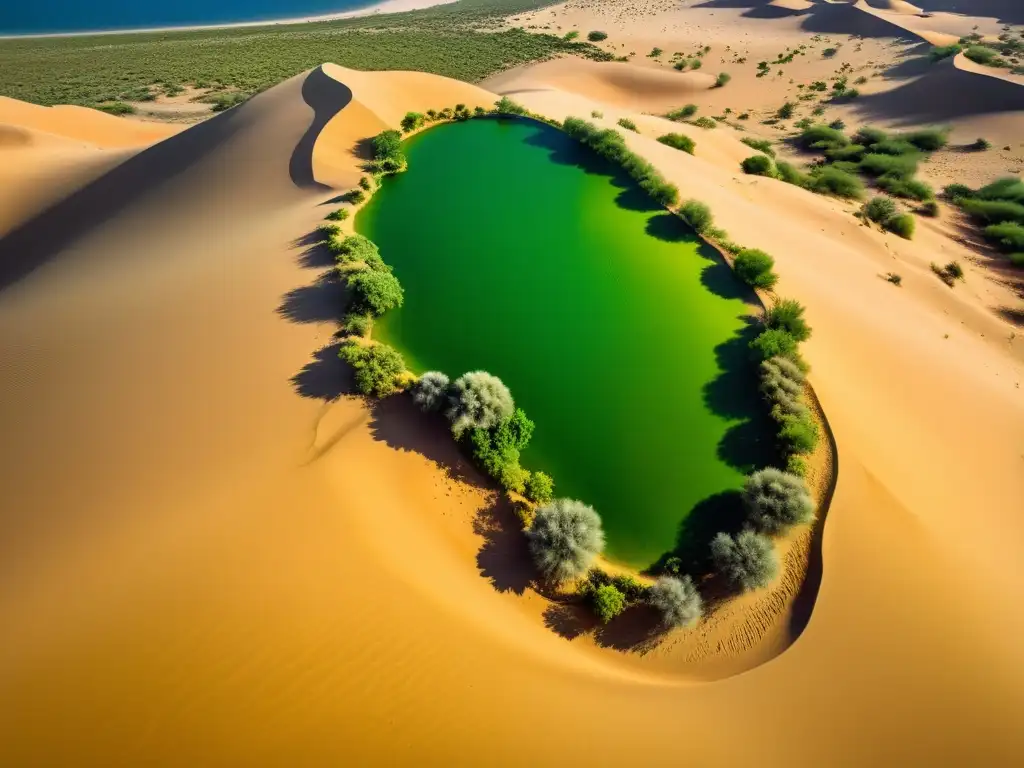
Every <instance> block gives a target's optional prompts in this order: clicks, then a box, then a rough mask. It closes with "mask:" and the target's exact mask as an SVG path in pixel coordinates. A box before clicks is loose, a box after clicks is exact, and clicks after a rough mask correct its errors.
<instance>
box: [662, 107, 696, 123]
mask: <svg viewBox="0 0 1024 768" xmlns="http://www.w3.org/2000/svg"><path fill="white" fill-rule="evenodd" d="M695 114H697V105H696V104H687V105H686V106H685V107H680V108H679V109H673V110H672V111H671V112H669V113H668V114H667V115H665V117H667V118H668V119H669V120H675V121H676V122H679V121H681V120H689V119H690V118H691V117H693V116H694V115H695Z"/></svg>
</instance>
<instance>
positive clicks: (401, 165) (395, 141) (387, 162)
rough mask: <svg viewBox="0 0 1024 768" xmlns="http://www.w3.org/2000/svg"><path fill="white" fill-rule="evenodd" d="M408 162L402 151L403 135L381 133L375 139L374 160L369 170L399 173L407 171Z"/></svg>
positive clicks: (388, 132)
mask: <svg viewBox="0 0 1024 768" xmlns="http://www.w3.org/2000/svg"><path fill="white" fill-rule="evenodd" d="M407 162H408V161H407V160H406V157H405V152H404V151H403V150H402V134H401V133H399V132H398V131H381V132H380V133H378V134H377V135H376V136H374V137H373V160H371V161H370V164H369V168H370V170H371V171H373V172H375V173H397V172H399V171H403V170H405V167H406V164H407Z"/></svg>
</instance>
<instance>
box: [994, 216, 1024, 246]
mask: <svg viewBox="0 0 1024 768" xmlns="http://www.w3.org/2000/svg"><path fill="white" fill-rule="evenodd" d="M985 237H987V238H988V239H989V240H991V241H992V242H994V243H995V244H996V245H997V246H998V247H999V248H1000V249H1001V250H1003V251H1007V252H1018V253H1019V252H1024V225H1021V224H1018V223H1017V222H1015V221H1004V222H1003V223H1002V224H990V225H989V226H987V227H985Z"/></svg>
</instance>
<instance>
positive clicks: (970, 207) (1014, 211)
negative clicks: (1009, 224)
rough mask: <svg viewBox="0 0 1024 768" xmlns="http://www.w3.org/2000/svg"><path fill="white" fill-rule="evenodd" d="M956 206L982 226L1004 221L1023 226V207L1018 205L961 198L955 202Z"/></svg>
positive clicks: (1008, 202) (1007, 201)
mask: <svg viewBox="0 0 1024 768" xmlns="http://www.w3.org/2000/svg"><path fill="white" fill-rule="evenodd" d="M957 205H959V206H960V207H961V208H962V209H963V210H964V211H966V212H967V213H968V214H970V216H971V218H973V219H975V220H977V221H979V222H981V223H983V224H1000V223H1002V222H1004V221H1015V222H1017V223H1018V224H1024V205H1021V204H1020V203H1015V202H1011V201H1009V200H981V199H978V198H969V197H962V198H959V199H958V200H957Z"/></svg>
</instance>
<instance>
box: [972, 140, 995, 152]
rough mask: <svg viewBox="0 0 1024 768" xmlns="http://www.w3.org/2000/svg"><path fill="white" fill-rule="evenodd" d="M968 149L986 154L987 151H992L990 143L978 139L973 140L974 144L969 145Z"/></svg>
mask: <svg viewBox="0 0 1024 768" xmlns="http://www.w3.org/2000/svg"><path fill="white" fill-rule="evenodd" d="M968 149H972V150H974V151H975V152H987V151H988V150H990V149H992V142H990V141H989V140H988V139H981V138H978V139H975V140H974V143H973V144H971V145H970V146H969V147H968Z"/></svg>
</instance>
